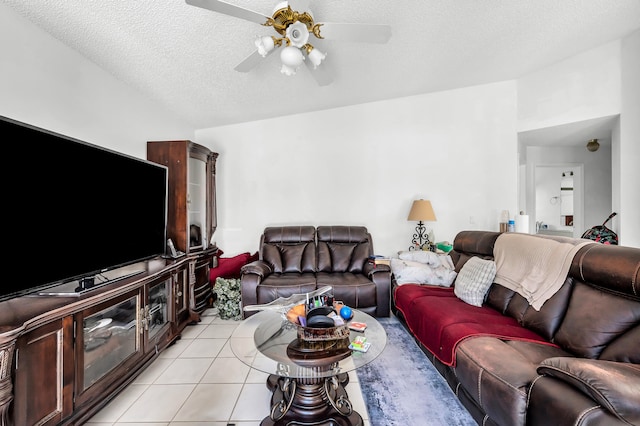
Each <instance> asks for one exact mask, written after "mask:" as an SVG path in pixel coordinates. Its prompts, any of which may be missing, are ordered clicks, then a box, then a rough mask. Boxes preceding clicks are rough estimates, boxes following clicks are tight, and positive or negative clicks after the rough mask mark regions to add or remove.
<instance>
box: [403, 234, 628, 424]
mask: <svg viewBox="0 0 640 426" xmlns="http://www.w3.org/2000/svg"><path fill="white" fill-rule="evenodd" d="M499 235H500V233H497V232H484V231H463V232H460V233H459V234H458V235H457V236H456V238H455V240H454V244H453V251H452V252H450V255H451V257H452V260H453V261H454V264H455V267H456V271H457V272H458V273H459V272H460V271H461V269H462V267H463V266H464V264H465V263H466V262H467V261H468V260H469V259H471V258H472V257H480V258H482V259H490V260H493V259H494V245H495V243H496V239H497V238H498V237H499ZM523 238H524V239H523V241H524V243H525V244H529V242H531V243H532V244H533V243H535V241H536V240H533V239H534V238H543V237H540V236H535V235H527V236H525V237H523ZM503 241H504V240H503ZM574 241H575V240H574ZM496 264H498V262H496ZM565 277H566V278H565V279H564V283H563V284H561V287H560V289H559V290H558V291H557V292H555V293H554V294H553V296H552V297H551V298H550V299H548V300H546V302H544V304H543V305H542V307H541V308H540V309H539V310H536V309H534V308H533V307H532V306H531V305H529V302H528V300H527V299H526V298H525V297H523V296H522V295H521V294H520V293H518V292H514V291H513V290H511V289H509V288H507V287H505V286H503V285H501V284H497V283H496V282H495V281H494V282H493V284H491V286H490V287H489V290H488V292H487V293H486V298H485V299H484V302H483V303H482V305H481V306H474V305H471V304H468V303H465V302H464V301H462V300H460V298H458V297H456V295H455V285H456V283H455V282H454V283H453V287H448V288H447V287H436V286H430V285H417V284H403V285H396V284H395V283H394V284H393V288H392V309H393V311H394V313H395V314H396V315H397V316H398V317H399V318H400V319H401V320H402V321H403V322H404V324H405V325H406V326H407V328H408V330H409V331H410V332H411V333H412V335H413V336H414V337H415V339H416V341H417V342H418V344H419V345H420V347H421V348H422V349H423V351H424V352H425V354H426V355H427V356H428V358H429V359H430V360H431V362H432V363H433V364H434V365H435V366H436V368H437V370H438V371H439V372H440V374H442V376H443V377H444V378H445V379H446V380H447V382H448V384H449V386H450V387H451V389H452V390H453V391H454V392H455V394H456V395H457V397H458V399H459V400H460V401H461V402H462V404H463V405H464V406H465V407H466V408H467V410H468V411H469V412H470V413H471V415H472V416H473V418H474V419H475V420H476V422H477V423H478V424H481V425H489V426H490V425H500V426H515V425H522V426H525V425H526V426H546V425H608V426H611V425H627V426H628V425H640V365H639V363H640V249H638V248H632V247H621V246H606V245H603V244H595V243H594V244H587V245H584V246H580V247H579V248H577V251H576V253H575V256H573V258H572V260H571V263H570V267H569V270H568V273H566V276H565ZM458 278H460V274H458V277H457V278H456V279H458Z"/></svg>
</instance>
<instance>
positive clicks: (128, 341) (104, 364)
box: [81, 293, 140, 390]
mask: <svg viewBox="0 0 640 426" xmlns="http://www.w3.org/2000/svg"><path fill="white" fill-rule="evenodd" d="M139 303H140V300H139V293H136V294H135V295H133V296H131V297H130V298H128V299H125V300H123V301H121V302H119V303H116V304H113V305H111V306H109V307H107V308H105V309H102V310H100V311H98V312H95V313H92V314H90V315H87V316H85V317H84V318H83V320H82V334H83V339H82V340H81V341H82V342H83V344H84V352H83V358H84V380H83V383H82V385H83V387H82V389H83V390H84V389H87V388H89V387H90V386H91V385H92V384H94V383H95V382H96V381H98V380H99V379H100V378H102V377H103V376H105V375H106V374H107V373H108V372H110V371H111V370H112V369H114V368H116V367H118V366H119V365H120V364H121V363H122V362H123V361H124V360H125V359H127V358H129V357H130V356H132V355H134V354H135V353H137V352H138V350H139V348H140V340H139V337H138V336H139V334H138V332H137V331H138V330H137V327H136V325H137V321H138V305H139Z"/></svg>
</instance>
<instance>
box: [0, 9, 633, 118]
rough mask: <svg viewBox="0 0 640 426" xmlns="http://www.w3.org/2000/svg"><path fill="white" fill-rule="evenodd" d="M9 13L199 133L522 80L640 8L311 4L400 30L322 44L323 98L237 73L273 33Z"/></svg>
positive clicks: (149, 17)
mask: <svg viewBox="0 0 640 426" xmlns="http://www.w3.org/2000/svg"><path fill="white" fill-rule="evenodd" d="M0 1H2V2H4V3H6V4H8V5H9V6H11V7H12V8H14V9H15V10H16V11H17V12H19V13H20V14H22V15H24V16H25V17H27V18H28V19H30V20H31V21H32V22H34V23H35V24H36V25H38V26H39V27H41V28H42V29H44V30H45V31H47V32H48V33H50V34H51V35H52V36H53V37H55V38H57V39H59V40H61V41H62V42H63V43H65V44H67V45H68V46H70V47H71V48H73V49H75V50H77V51H79V52H81V53H82V54H83V55H85V56H86V57H87V58H89V59H90V60H92V61H93V62H95V63H96V64H97V65H99V66H100V67H102V68H103V69H105V70H107V71H108V72H110V73H111V74H113V75H114V76H116V77H117V78H119V79H120V80H122V81H124V82H126V83H128V84H130V85H131V86H134V87H136V88H138V89H139V90H140V91H141V92H142V93H144V94H146V96H148V97H149V98H151V99H154V100H156V101H159V102H161V103H163V104H165V105H166V106H167V107H168V108H169V109H170V110H172V111H174V112H175V113H177V114H178V115H179V116H181V117H183V118H184V119H186V120H188V121H189V122H191V123H192V124H193V125H194V127H195V128H207V127H215V126H221V125H225V124H232V123H238V122H244V121H253V120H259V119H264V118H271V117H276V116H282V115H288V114H295V113H299V112H307V111H315V110H323V109H328V108H335V107H340V106H346V105H352V104H358V103H363V102H370V101H377V100H383V99H390V98H395V97H401V96H408V95H414V94H420V93H428V92H433V91H439V90H446V89H451V88H455V87H464V86H470V85H476V84H484V83H489V82H495V81H501V80H508V79H515V78H518V77H520V76H522V75H524V74H527V73H529V72H532V71H535V70H537V69H540V68H542V67H545V66H547V65H550V64H553V63H555V62H558V61H560V60H562V59H565V58H567V57H570V56H572V55H574V54H577V53H581V52H583V51H586V50H589V49H591V48H594V47H597V46H600V45H602V44H604V43H607V42H609V41H613V40H615V39H618V38H621V37H624V36H626V35H628V34H630V33H631V32H633V31H634V30H636V29H638V28H640V1H639V0H424V1H409V0H393V1H390V0H342V1H339V0H311V1H310V7H311V10H312V11H313V15H314V18H315V21H316V22H354V23H374V24H389V25H391V26H392V37H391V40H390V41H389V42H388V43H387V44H383V45H380V44H368V43H349V42H338V41H332V42H331V41H328V40H324V48H325V50H326V51H327V59H326V61H325V63H324V64H323V66H324V65H326V66H330V67H331V69H332V70H333V72H334V74H335V79H334V82H333V83H332V84H330V85H328V86H322V87H321V86H318V85H317V84H316V82H315V80H314V79H313V78H312V76H311V75H310V74H309V71H308V70H307V69H306V68H304V67H303V68H302V69H301V70H300V71H299V72H298V74H297V75H295V76H292V77H287V76H285V75H283V74H281V73H280V70H279V58H278V55H271V56H269V57H267V58H266V59H264V61H263V62H262V63H261V64H260V65H259V66H258V67H256V68H255V69H254V70H252V71H251V72H249V73H239V72H237V71H234V69H233V68H234V67H235V66H236V65H237V64H238V63H239V62H240V61H242V60H243V59H244V58H245V57H247V56H248V55H250V54H251V53H252V52H253V51H254V50H255V46H254V44H253V41H254V39H255V37H256V36H258V35H271V34H275V33H273V30H272V29H271V28H267V27H262V26H260V25H258V24H256V23H252V22H249V21H245V20H242V19H238V18H234V17H231V16H227V15H222V14H219V13H216V12H212V11H209V10H206V9H202V8H198V7H194V6H190V5H187V4H186V3H185V2H184V0H0ZM226 1H228V2H229V3H232V4H235V5H238V6H242V7H246V8H249V9H251V10H254V11H256V12H261V13H264V14H265V15H271V13H272V11H273V8H274V6H275V5H276V4H277V3H278V0H254V1H251V2H249V1H246V0H226Z"/></svg>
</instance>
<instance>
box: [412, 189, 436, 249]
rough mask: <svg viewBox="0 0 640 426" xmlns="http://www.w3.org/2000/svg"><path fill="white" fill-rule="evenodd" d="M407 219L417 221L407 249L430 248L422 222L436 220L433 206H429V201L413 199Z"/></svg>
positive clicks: (427, 235)
mask: <svg viewBox="0 0 640 426" xmlns="http://www.w3.org/2000/svg"><path fill="white" fill-rule="evenodd" d="M407 220H414V221H415V220H417V221H418V226H416V233H415V234H413V239H412V240H411V246H410V247H409V250H422V249H423V248H424V247H427V249H430V248H431V243H430V242H429V234H428V233H427V232H426V231H427V228H426V227H425V226H424V222H425V221H427V222H435V221H436V214H435V213H434V212H433V207H431V201H429V200H415V201H414V202H413V205H412V206H411V211H410V212H409V217H408V218H407Z"/></svg>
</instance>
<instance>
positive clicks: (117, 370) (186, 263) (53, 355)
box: [0, 141, 220, 426]
mask: <svg viewBox="0 0 640 426" xmlns="http://www.w3.org/2000/svg"><path fill="white" fill-rule="evenodd" d="M217 156H218V154H217V153H213V152H211V151H209V150H208V149H206V148H204V147H202V146H200V145H197V144H194V143H193V142H190V141H167V142H149V143H148V152H147V157H148V159H149V160H150V161H154V162H157V163H160V164H165V165H166V166H167V167H168V168H169V176H168V177H169V183H168V186H169V205H168V214H167V237H168V238H171V239H172V240H173V241H174V244H175V245H176V248H177V249H178V250H179V251H180V252H181V253H178V256H176V257H165V256H158V257H156V258H152V259H149V260H146V261H142V262H137V263H134V264H131V265H127V266H125V267H122V268H119V269H114V270H110V271H106V272H104V273H103V274H98V275H96V277H97V278H99V279H100V280H102V281H104V282H105V283H103V284H101V285H99V286H96V287H95V288H88V289H86V290H83V291H81V292H77V291H74V289H76V290H77V287H80V283H79V282H78V281H72V282H68V283H64V284H61V285H60V286H56V287H53V288H49V289H46V291H45V292H39V293H33V294H29V295H23V296H19V297H14V298H12V299H8V300H5V301H2V302H0V426H11V425H15V426H23V425H25V426H27V425H72V424H82V423H84V422H86V421H87V420H89V419H90V418H91V417H92V416H93V415H94V414H95V413H96V412H97V411H99V410H100V409H101V408H102V407H104V406H105V405H106V404H107V403H108V402H109V401H111V399H113V397H115V396H116V395H117V394H118V392H120V391H121V390H122V389H124V388H125V387H126V386H127V385H128V384H129V383H131V382H132V381H133V380H134V378H135V377H136V376H137V375H138V374H139V373H140V372H142V370H144V368H145V367H146V366H148V365H149V364H150V363H151V362H152V361H153V360H154V359H155V358H157V357H158V355H159V353H160V352H161V351H162V350H163V349H165V348H166V347H167V346H169V345H170V344H172V343H173V342H174V341H176V340H177V339H179V338H180V334H181V333H182V331H183V330H184V328H185V327H186V326H187V325H188V324H190V323H193V322H197V321H199V320H200V314H201V313H202V312H203V311H204V310H205V309H206V308H207V307H209V306H210V304H211V302H212V300H213V297H214V295H213V293H212V290H211V284H210V283H209V276H210V275H209V273H210V268H211V267H212V266H213V265H214V264H216V263H217V256H218V255H219V253H220V251H219V250H218V248H217V247H216V246H215V244H211V243H210V238H211V236H212V235H213V233H214V232H215V228H216V212H215V209H216V206H215V198H216V191H215V162H216V158H217ZM194 230H195V231H194ZM43 255H46V254H43ZM33 273H37V269H36V270H35V271H33ZM18 279H20V278H18ZM70 289H71V290H70Z"/></svg>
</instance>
